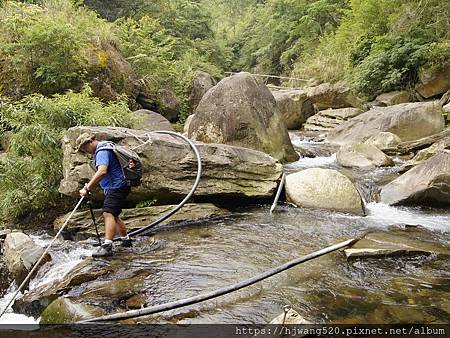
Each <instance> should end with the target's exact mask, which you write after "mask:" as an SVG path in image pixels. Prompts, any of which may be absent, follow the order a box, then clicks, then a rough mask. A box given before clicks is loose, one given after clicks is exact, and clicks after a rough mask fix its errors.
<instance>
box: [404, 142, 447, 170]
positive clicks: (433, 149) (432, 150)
mask: <svg viewBox="0 0 450 338" xmlns="http://www.w3.org/2000/svg"><path fill="white" fill-rule="evenodd" d="M444 149H450V135H448V136H446V137H443V138H442V139H440V140H439V141H437V142H435V143H433V144H432V145H431V146H429V147H427V148H425V149H422V150H420V151H418V152H417V154H416V155H415V156H414V157H413V158H412V159H411V160H409V161H407V162H406V163H405V164H404V165H403V166H404V168H405V169H410V168H412V167H414V166H416V165H418V164H420V163H422V162H423V161H425V160H428V159H429V158H431V157H433V156H434V155H436V154H437V153H438V152H439V151H441V150H444Z"/></svg>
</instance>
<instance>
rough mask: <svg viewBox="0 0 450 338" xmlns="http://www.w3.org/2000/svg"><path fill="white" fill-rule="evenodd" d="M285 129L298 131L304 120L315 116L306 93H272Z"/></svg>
mask: <svg viewBox="0 0 450 338" xmlns="http://www.w3.org/2000/svg"><path fill="white" fill-rule="evenodd" d="M272 95H273V97H274V98H275V101H277V106H278V109H280V113H281V116H282V117H283V122H284V124H285V125H286V128H287V129H290V130H293V129H299V128H300V127H301V126H302V124H303V123H305V121H306V119H307V118H308V117H310V116H312V115H314V114H315V112H316V111H315V109H314V106H313V104H312V102H311V100H309V99H308V93H307V92H306V91H305V90H302V89H288V90H276V91H272Z"/></svg>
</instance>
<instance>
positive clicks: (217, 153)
mask: <svg viewBox="0 0 450 338" xmlns="http://www.w3.org/2000/svg"><path fill="white" fill-rule="evenodd" d="M84 132H90V133H93V134H95V135H96V137H97V139H99V140H111V141H114V142H116V143H118V144H121V145H127V146H129V147H131V148H134V147H137V146H139V148H136V149H135V150H136V151H137V153H138V154H139V156H140V157H141V159H142V162H143V168H144V174H143V183H142V185H141V186H139V187H137V188H133V192H132V193H131V194H130V195H129V198H130V200H131V201H134V202H136V201H148V200H152V199H156V200H157V202H158V204H163V203H165V204H168V203H170V202H174V203H179V201H180V200H181V199H182V198H184V196H185V195H186V194H187V193H188V192H189V191H190V189H191V188H192V185H193V183H194V181H195V177H196V174H197V160H196V158H195V156H194V154H193V152H192V151H191V149H190V147H189V146H188V145H187V144H186V143H185V142H184V141H182V140H178V139H177V138H175V137H173V136H170V135H162V134H151V135H150V140H151V142H149V143H147V144H145V145H142V143H141V142H140V141H138V140H137V139H136V138H135V137H134V136H133V135H136V136H138V137H140V138H142V139H145V140H147V134H146V133H145V132H144V131H140V130H131V129H126V128H113V127H74V128H70V129H69V130H68V131H67V132H66V134H65V136H64V139H63V152H64V159H63V180H62V181H61V184H60V188H59V191H60V192H61V193H63V194H65V195H69V196H73V197H77V196H79V195H78V191H79V189H80V188H81V187H82V186H83V184H84V182H87V181H88V180H89V179H90V178H91V177H92V175H93V170H92V168H91V166H90V165H89V159H88V157H87V156H86V155H84V154H81V153H80V152H77V151H76V150H75V149H74V147H75V140H76V139H77V137H78V136H79V135H80V134H81V133H84ZM197 145H198V149H199V152H200V154H201V159H202V166H203V171H202V176H201V181H200V184H199V186H198V188H197V190H196V192H195V195H194V196H195V197H198V198H201V199H202V200H203V201H215V200H221V201H223V200H227V199H232V200H236V198H253V199H257V198H267V197H270V196H272V194H273V193H274V191H275V189H276V187H277V184H278V180H279V178H280V176H281V171H282V166H281V164H280V163H278V162H277V161H276V160H275V159H274V158H272V157H270V156H269V155H267V154H264V153H262V152H259V151H256V150H252V149H246V148H241V147H235V146H229V145H222V144H197ZM97 189H98V188H97ZM93 198H94V199H95V200H102V199H103V196H102V194H101V193H100V192H99V190H93Z"/></svg>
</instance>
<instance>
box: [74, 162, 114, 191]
mask: <svg viewBox="0 0 450 338" xmlns="http://www.w3.org/2000/svg"><path fill="white" fill-rule="evenodd" d="M107 171H108V167H107V166H106V165H99V166H98V168H97V171H96V172H95V174H94V176H92V178H91V180H90V181H89V183H88V184H86V185H85V187H84V188H83V189H81V190H80V195H81V196H85V195H86V193H87V191H86V189H85V188H87V190H91V189H92V188H93V187H95V185H96V184H97V183H98V182H100V181H101V179H102V178H103V177H105V175H106V173H107Z"/></svg>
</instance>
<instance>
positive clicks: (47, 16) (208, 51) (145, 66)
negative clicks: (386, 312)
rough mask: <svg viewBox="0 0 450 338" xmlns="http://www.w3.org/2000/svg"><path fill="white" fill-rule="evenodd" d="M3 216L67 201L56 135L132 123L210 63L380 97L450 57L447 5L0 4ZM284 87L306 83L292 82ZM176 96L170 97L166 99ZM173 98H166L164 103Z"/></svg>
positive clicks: (366, 0) (295, 1) (260, 1)
mask: <svg viewBox="0 0 450 338" xmlns="http://www.w3.org/2000/svg"><path fill="white" fill-rule="evenodd" d="M0 6H1V7H0V131H1V133H2V135H1V137H0V141H1V144H2V146H1V148H3V149H4V150H6V149H7V150H8V152H7V154H6V155H5V156H3V157H2V158H1V160H0V216H2V217H4V218H6V219H11V218H17V217H19V218H20V217H24V215H29V214H30V213H33V212H39V211H41V210H43V209H45V208H50V207H52V206H57V205H60V203H61V202H60V198H59V197H60V196H59V194H58V191H57V187H58V183H59V181H60V179H61V176H62V168H61V159H62V153H61V146H60V145H61V138H62V135H63V132H64V131H65V130H66V129H67V128H69V127H71V126H76V125H83V124H89V125H111V126H128V127H132V126H133V125H134V124H135V123H138V121H137V120H136V118H135V117H134V116H133V115H132V113H131V111H132V110H133V109H135V108H136V106H137V105H136V102H139V100H146V102H149V104H150V105H151V106H152V107H154V109H155V110H156V111H160V110H164V109H165V105H166V104H167V101H170V100H177V101H179V102H180V108H179V113H178V116H177V120H178V121H179V122H181V123H182V122H183V121H184V120H185V118H186V117H187V116H188V115H189V113H190V110H189V102H188V96H189V90H190V84H191V82H192V79H193V77H194V74H195V72H196V71H198V70H203V71H206V72H208V73H209V74H211V75H212V76H214V77H215V78H217V79H220V78H222V77H223V76H224V74H225V73H224V72H226V71H249V72H252V73H259V74H270V75H280V76H287V77H293V78H300V79H306V80H309V81H310V83H320V82H338V81H342V82H345V83H346V84H347V85H348V86H350V87H351V88H352V89H353V90H354V91H355V92H356V93H357V94H358V95H359V96H360V97H362V98H364V99H366V100H371V99H373V98H374V97H375V96H376V95H378V94H380V93H382V92H387V91H390V90H395V89H402V88H410V87H412V86H413V85H414V84H415V83H416V82H417V81H418V77H419V75H420V73H421V72H423V71H425V70H427V71H429V70H430V69H433V70H439V69H448V67H449V66H450V4H449V3H448V2H447V1H441V0H396V1H391V0H315V1H314V0H104V1H100V0H85V1H82V0H74V1H71V0H42V1H0ZM278 84H285V85H298V83H296V82H295V81H294V82H292V81H289V80H287V81H286V82H285V83H278ZM168 93H169V95H168ZM167 96H169V99H167Z"/></svg>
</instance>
